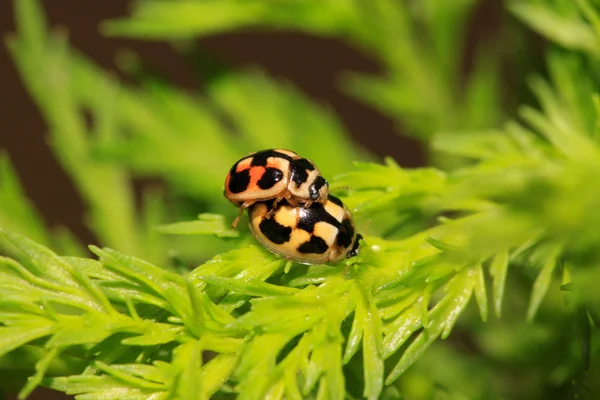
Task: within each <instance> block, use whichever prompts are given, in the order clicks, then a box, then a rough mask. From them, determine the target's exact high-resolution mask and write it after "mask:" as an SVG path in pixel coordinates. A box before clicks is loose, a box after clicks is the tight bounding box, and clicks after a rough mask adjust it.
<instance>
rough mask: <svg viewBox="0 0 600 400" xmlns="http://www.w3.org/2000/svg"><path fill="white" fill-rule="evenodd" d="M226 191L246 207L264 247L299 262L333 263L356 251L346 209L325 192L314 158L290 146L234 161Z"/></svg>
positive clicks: (324, 182) (324, 183)
mask: <svg viewBox="0 0 600 400" xmlns="http://www.w3.org/2000/svg"><path fill="white" fill-rule="evenodd" d="M224 194H225V197H226V198H227V199H228V200H229V201H230V202H231V203H233V204H234V205H235V206H236V207H239V209H240V213H239V215H238V217H237V218H236V219H235V221H234V222H233V225H232V227H233V228H235V226H236V225H237V223H238V221H239V219H240V217H241V216H242V214H243V212H244V209H248V216H249V219H250V230H251V231H252V233H253V234H254V236H255V237H256V239H257V240H258V241H259V242H260V243H261V244H262V245H263V246H265V247H266V248H267V249H268V250H270V251H271V252H273V253H275V254H279V255H281V256H284V257H285V258H287V259H289V260H293V261H295V262H298V263H301V264H321V263H326V262H331V263H336V262H339V261H341V260H342V259H344V258H349V257H352V256H355V255H356V254H357V253H358V247H359V241H360V239H362V235H360V234H357V233H356V229H355V228H354V222H353V221H352V216H351V214H350V211H348V209H347V208H346V206H345V205H344V204H343V203H342V201H341V200H340V199H338V198H337V197H335V196H332V195H330V194H329V185H328V183H327V180H326V179H325V178H323V177H322V176H321V173H320V172H319V170H318V169H317V167H316V166H315V164H314V163H313V162H312V161H310V160H309V159H307V158H302V157H300V156H299V155H298V154H296V153H294V152H292V151H289V150H282V149H276V150H263V151H259V152H256V153H252V154H250V155H248V156H246V157H244V158H242V159H241V160H239V161H238V162H236V163H235V164H234V165H233V167H231V170H230V171H229V174H227V178H226V180H225V191H224Z"/></svg>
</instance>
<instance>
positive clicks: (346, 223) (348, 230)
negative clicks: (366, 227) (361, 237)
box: [335, 218, 354, 248]
mask: <svg viewBox="0 0 600 400" xmlns="http://www.w3.org/2000/svg"><path fill="white" fill-rule="evenodd" d="M353 238H354V226H352V221H351V220H350V218H344V220H343V221H342V224H341V226H340V227H339V230H338V234H337V237H336V238H335V243H336V244H337V245H338V246H340V247H342V248H346V247H349V246H350V245H351V244H352V239H353Z"/></svg>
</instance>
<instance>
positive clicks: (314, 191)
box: [308, 175, 339, 200]
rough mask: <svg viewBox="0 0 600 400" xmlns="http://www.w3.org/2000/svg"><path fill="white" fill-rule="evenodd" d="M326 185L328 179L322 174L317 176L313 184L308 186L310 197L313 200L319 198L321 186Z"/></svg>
mask: <svg viewBox="0 0 600 400" xmlns="http://www.w3.org/2000/svg"><path fill="white" fill-rule="evenodd" d="M325 185H327V180H326V179H325V178H323V177H322V176H321V175H319V176H317V179H315V181H314V182H313V184H312V185H310V187H309V188H308V193H309V195H310V198H311V199H312V200H317V199H318V198H319V190H321V188H322V187H323V186H325ZM338 200H339V199H338Z"/></svg>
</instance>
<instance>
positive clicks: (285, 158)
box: [224, 149, 329, 228]
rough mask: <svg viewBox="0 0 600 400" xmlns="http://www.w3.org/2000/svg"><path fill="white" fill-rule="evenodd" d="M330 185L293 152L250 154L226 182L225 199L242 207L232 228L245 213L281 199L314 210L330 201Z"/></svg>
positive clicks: (236, 166)
mask: <svg viewBox="0 0 600 400" xmlns="http://www.w3.org/2000/svg"><path fill="white" fill-rule="evenodd" d="M328 192H329V185H328V183H327V180H326V179H325V178H323V177H322V176H321V173H320V172H319V169H318V168H317V167H316V166H315V164H314V163H313V162H312V161H310V160H309V159H307V158H303V157H300V156H299V155H298V154H296V153H294V152H293V151H290V150H283V149H269V150H262V151H258V152H256V153H252V154H250V155H247V156H246V157H244V158H242V159H240V160H239V161H237V162H236V163H235V164H233V167H231V169H230V170H229V173H228V174H227V178H226V179H225V190H224V195H225V197H226V198H227V199H228V200H229V201H230V202H231V203H233V204H234V205H235V206H236V207H239V208H240V214H239V215H238V217H237V218H236V219H235V221H234V222H233V224H232V227H234V228H235V226H236V225H237V223H238V221H239V219H240V217H241V215H242V213H243V210H244V209H246V208H248V207H250V206H251V205H252V204H254V203H256V202H257V201H266V200H274V204H273V209H275V207H276V206H277V203H278V202H279V201H281V200H284V199H285V200H286V201H287V203H288V204H290V205H292V206H294V207H298V206H302V207H310V206H311V204H313V203H315V202H316V203H323V202H325V201H326V200H327V194H328Z"/></svg>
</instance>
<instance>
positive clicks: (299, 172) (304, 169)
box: [290, 158, 315, 187]
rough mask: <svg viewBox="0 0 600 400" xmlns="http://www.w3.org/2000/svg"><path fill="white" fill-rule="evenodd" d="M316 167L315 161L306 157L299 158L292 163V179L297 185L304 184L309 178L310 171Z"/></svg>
mask: <svg viewBox="0 0 600 400" xmlns="http://www.w3.org/2000/svg"><path fill="white" fill-rule="evenodd" d="M314 169H315V166H314V165H313V163H311V162H310V161H308V160H307V159H306V158H299V159H297V160H293V161H292V162H291V163H290V179H291V180H292V182H295V183H296V187H299V186H300V185H302V184H303V183H304V182H306V180H307V179H308V171H312V170H314Z"/></svg>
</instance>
